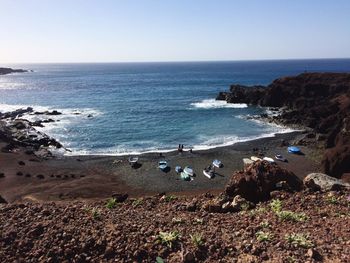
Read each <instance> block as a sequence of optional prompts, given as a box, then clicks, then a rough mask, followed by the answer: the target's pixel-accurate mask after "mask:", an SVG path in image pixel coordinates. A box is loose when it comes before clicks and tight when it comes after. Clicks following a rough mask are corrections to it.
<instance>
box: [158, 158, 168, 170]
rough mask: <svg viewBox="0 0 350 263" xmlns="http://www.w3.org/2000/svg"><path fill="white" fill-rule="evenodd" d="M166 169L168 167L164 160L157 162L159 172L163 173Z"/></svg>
mask: <svg viewBox="0 0 350 263" xmlns="http://www.w3.org/2000/svg"><path fill="white" fill-rule="evenodd" d="M167 167H168V163H167V161H165V160H162V161H159V163H158V168H159V169H160V170H162V171H164V170H165V169H167Z"/></svg>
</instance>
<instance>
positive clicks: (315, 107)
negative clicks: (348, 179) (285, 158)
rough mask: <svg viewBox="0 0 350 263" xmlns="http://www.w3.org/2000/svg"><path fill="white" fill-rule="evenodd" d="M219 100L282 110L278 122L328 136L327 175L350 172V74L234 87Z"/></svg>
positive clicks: (305, 76) (324, 162) (306, 75)
mask: <svg viewBox="0 0 350 263" xmlns="http://www.w3.org/2000/svg"><path fill="white" fill-rule="evenodd" d="M217 100H226V101H227V102H228V103H247V104H251V105H260V106H266V107H278V108H281V109H282V111H281V114H280V115H278V116H275V117H273V120H274V121H276V122H278V123H281V124H285V125H300V126H304V127H309V128H311V129H313V130H314V131H315V132H316V133H318V134H321V135H324V137H325V139H326V140H325V147H326V151H325V153H324V156H323V160H322V165H323V168H324V171H325V173H326V174H330V175H332V176H334V177H338V178H339V177H341V176H342V175H343V174H345V173H349V172H350V73H304V74H300V75H298V76H293V77H284V78H279V79H276V80H274V81H273V82H272V83H271V84H270V85H268V86H267V87H264V86H251V87H248V86H242V85H232V86H231V88H230V92H220V93H219V95H218V97H217Z"/></svg>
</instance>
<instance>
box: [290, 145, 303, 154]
mask: <svg viewBox="0 0 350 263" xmlns="http://www.w3.org/2000/svg"><path fill="white" fill-rule="evenodd" d="M288 152H289V153H296V154H298V153H300V152H301V151H300V149H299V148H298V147H296V146H289V147H288Z"/></svg>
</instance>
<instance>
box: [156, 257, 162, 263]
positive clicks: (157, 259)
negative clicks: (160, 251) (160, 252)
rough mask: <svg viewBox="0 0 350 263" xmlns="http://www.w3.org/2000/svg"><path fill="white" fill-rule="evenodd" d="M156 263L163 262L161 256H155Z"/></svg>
mask: <svg viewBox="0 0 350 263" xmlns="http://www.w3.org/2000/svg"><path fill="white" fill-rule="evenodd" d="M156 263H164V259H162V258H161V257H156Z"/></svg>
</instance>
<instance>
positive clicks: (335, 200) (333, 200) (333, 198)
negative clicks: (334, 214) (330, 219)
mask: <svg viewBox="0 0 350 263" xmlns="http://www.w3.org/2000/svg"><path fill="white" fill-rule="evenodd" d="M326 200H327V202H328V203H330V204H332V205H336V204H338V203H339V200H338V198H337V197H336V196H334V195H328V196H327V198H326Z"/></svg>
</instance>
